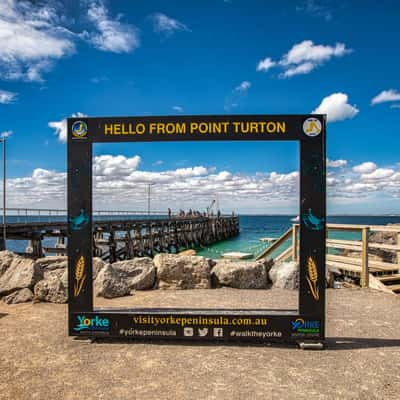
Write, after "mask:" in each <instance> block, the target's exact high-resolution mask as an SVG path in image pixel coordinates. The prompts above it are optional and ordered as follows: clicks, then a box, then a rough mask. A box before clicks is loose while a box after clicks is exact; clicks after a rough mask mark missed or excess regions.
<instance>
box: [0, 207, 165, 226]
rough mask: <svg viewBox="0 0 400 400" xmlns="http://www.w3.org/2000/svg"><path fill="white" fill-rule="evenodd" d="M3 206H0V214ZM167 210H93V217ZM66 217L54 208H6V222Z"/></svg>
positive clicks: (107, 217)
mask: <svg viewBox="0 0 400 400" xmlns="http://www.w3.org/2000/svg"><path fill="white" fill-rule="evenodd" d="M2 213H3V208H0V214H2ZM167 214H168V212H167V211H151V212H150V214H149V212H148V211H141V210H94V211H93V217H94V219H97V220H99V219H120V218H121V217H122V218H127V219H133V218H134V217H137V216H144V217H146V216H158V215H167ZM66 218H67V210H65V209H56V208H16V207H14V208H6V222H7V223H29V222H59V221H64V220H65V219H66Z"/></svg>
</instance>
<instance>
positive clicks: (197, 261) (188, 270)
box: [153, 253, 211, 289]
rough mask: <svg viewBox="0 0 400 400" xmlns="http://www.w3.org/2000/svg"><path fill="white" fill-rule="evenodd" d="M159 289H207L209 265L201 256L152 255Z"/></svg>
mask: <svg viewBox="0 0 400 400" xmlns="http://www.w3.org/2000/svg"><path fill="white" fill-rule="evenodd" d="M153 262H154V265H155V267H156V268H157V279H158V287H159V288H160V289H208V288H210V287H211V284H210V270H211V266H210V263H209V260H207V259H206V258H204V257H201V256H182V255H180V254H165V253H163V254H157V255H156V256H155V257H154V260H153Z"/></svg>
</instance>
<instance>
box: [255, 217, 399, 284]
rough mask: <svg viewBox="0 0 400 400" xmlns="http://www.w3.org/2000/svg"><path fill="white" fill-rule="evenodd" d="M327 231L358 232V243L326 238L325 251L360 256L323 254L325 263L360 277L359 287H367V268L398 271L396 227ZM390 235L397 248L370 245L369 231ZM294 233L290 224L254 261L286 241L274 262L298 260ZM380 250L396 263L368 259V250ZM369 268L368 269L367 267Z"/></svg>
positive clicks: (295, 226)
mask: <svg viewBox="0 0 400 400" xmlns="http://www.w3.org/2000/svg"><path fill="white" fill-rule="evenodd" d="M326 228H327V231H332V230H334V231H337V230H341V231H352V232H360V233H361V240H343V239H333V238H329V239H328V238H327V239H326V247H327V248H336V249H345V250H352V251H355V252H359V253H360V257H359V258H356V257H354V256H353V257H352V256H350V257H349V256H345V255H341V256H340V255H334V254H327V261H328V262H329V263H330V264H331V265H332V266H335V267H338V268H339V269H341V268H340V267H341V266H342V267H343V270H349V271H352V272H355V273H359V275H360V277H361V282H360V283H361V286H362V287H368V286H369V277H370V269H371V271H372V272H374V271H375V272H380V271H382V272H385V271H388V272H389V273H393V272H396V270H398V271H399V272H400V226H399V227H397V226H379V225H354V224H327V225H326ZM371 231H373V232H390V233H397V245H393V244H385V243H376V242H373V243H370V238H369V236H370V232H371ZM298 232H299V224H293V225H292V227H291V228H289V229H288V230H287V231H286V232H285V233H284V234H283V235H282V236H281V237H279V238H278V239H277V240H276V241H275V242H274V243H273V244H272V245H271V246H269V247H268V248H266V249H265V250H264V251H263V252H262V253H261V254H260V255H258V256H257V258H256V259H257V260H259V259H262V258H265V257H267V256H269V255H270V254H271V253H272V252H273V251H275V250H277V249H278V248H279V247H280V246H282V245H283V244H284V243H285V242H286V241H288V240H290V239H292V244H291V246H290V247H288V248H287V249H285V250H283V251H282V252H280V254H279V255H278V256H277V257H275V260H276V261H285V260H287V259H288V258H290V257H291V258H292V259H293V260H294V261H297V260H298V243H299V238H298ZM370 248H371V249H382V250H386V251H393V252H396V254H397V264H396V263H388V262H383V261H376V260H373V259H372V260H369V254H368V253H369V249H370ZM370 267H371V268H370Z"/></svg>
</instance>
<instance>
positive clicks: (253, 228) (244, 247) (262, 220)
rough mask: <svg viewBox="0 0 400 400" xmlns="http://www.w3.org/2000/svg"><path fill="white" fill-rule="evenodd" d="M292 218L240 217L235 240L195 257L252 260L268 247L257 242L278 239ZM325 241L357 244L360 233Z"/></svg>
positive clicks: (357, 220) (341, 220) (376, 219)
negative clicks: (246, 256) (237, 255)
mask: <svg viewBox="0 0 400 400" xmlns="http://www.w3.org/2000/svg"><path fill="white" fill-rule="evenodd" d="M294 217H295V216H294V215H279V216H278V215H275V216H272V215H242V216H240V235H239V236H237V237H235V238H232V239H229V240H225V241H222V242H219V243H216V244H214V245H212V246H208V247H206V248H202V249H199V250H198V254H199V255H202V256H205V257H210V258H220V256H221V254H222V253H227V252H231V251H241V252H244V253H251V254H253V258H254V257H256V256H257V255H258V254H260V253H261V252H262V251H263V250H264V249H265V248H267V247H268V246H269V245H268V243H265V242H264V243H263V242H260V238H263V237H273V238H279V237H280V236H281V235H282V234H283V233H285V232H286V231H287V230H288V229H289V228H290V227H291V226H292V224H293V221H291V219H292V218H294ZM327 222H328V223H331V224H357V225H387V224H394V223H400V216H395V217H391V216H332V217H328V218H327ZM328 237H329V238H332V239H333V238H335V239H347V240H360V239H361V233H358V232H341V231H334V232H329V234H328ZM289 245H290V241H288V242H287V243H286V245H283V246H282V247H280V248H279V249H278V252H280V251H282V250H284V249H285V248H287V247H288V246H289ZM273 255H274V254H273Z"/></svg>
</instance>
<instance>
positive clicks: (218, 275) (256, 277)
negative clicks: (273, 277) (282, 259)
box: [211, 260, 272, 289]
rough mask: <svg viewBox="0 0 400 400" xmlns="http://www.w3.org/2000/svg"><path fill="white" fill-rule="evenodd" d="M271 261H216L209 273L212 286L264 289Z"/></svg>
mask: <svg viewBox="0 0 400 400" xmlns="http://www.w3.org/2000/svg"><path fill="white" fill-rule="evenodd" d="M271 267H272V261H269V260H267V261H238V262H235V261H226V260H223V261H218V262H217V265H216V266H215V267H214V268H213V269H212V271H211V281H212V283H213V286H216V287H220V286H229V287H232V288H237V289H265V288H267V287H268V286H269V283H268V282H269V280H268V270H269V269H270V268H271Z"/></svg>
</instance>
